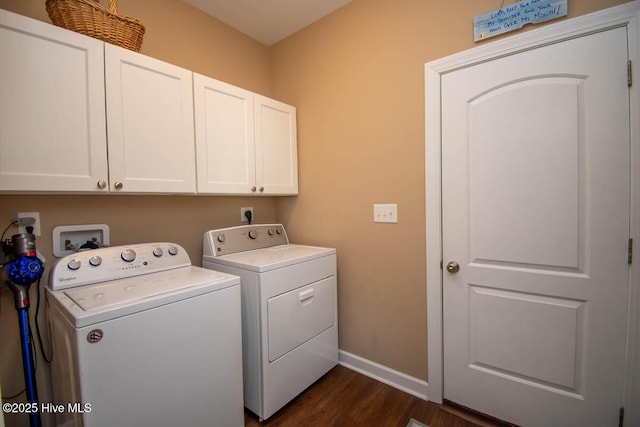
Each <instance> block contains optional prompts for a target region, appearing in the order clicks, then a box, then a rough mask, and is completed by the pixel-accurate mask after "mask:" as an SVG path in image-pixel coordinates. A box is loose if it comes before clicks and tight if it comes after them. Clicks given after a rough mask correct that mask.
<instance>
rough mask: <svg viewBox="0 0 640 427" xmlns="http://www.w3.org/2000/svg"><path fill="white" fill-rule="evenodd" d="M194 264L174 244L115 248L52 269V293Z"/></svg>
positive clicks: (71, 259) (66, 260) (69, 259)
mask: <svg viewBox="0 0 640 427" xmlns="http://www.w3.org/2000/svg"><path fill="white" fill-rule="evenodd" d="M190 265H191V260H190V258H189V254H187V251H185V250H184V248H183V247H181V246H180V245H177V244H175V243H168V242H158V243H142V244H136V245H127V246H112V247H108V248H99V249H93V250H89V251H84V252H78V253H75V254H71V255H67V256H65V257H63V258H61V259H60V260H59V261H58V263H57V264H56V265H55V266H54V267H53V268H52V270H51V273H50V277H49V287H50V288H51V289H52V290H60V289H66V288H73V287H76V286H83V285H90V284H94V283H100V282H105V281H108V280H116V279H122V278H125V277H132V276H140V275H143V274H149V273H155V272H158V271H164V270H170V269H172V268H179V267H187V266H190Z"/></svg>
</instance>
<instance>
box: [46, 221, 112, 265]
mask: <svg viewBox="0 0 640 427" xmlns="http://www.w3.org/2000/svg"><path fill="white" fill-rule="evenodd" d="M83 246H84V247H83ZM103 246H109V226H108V225H107V224H85V225H59V226H57V227H55V228H54V229H53V254H54V255H55V256H57V257H58V258H61V257H63V256H66V255H69V254H72V253H74V252H78V251H82V250H86V249H90V248H91V247H93V248H95V247H103Z"/></svg>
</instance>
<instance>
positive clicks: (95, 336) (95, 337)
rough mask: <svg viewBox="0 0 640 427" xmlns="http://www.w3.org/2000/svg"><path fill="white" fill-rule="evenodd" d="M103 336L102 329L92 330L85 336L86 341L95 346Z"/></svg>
mask: <svg viewBox="0 0 640 427" xmlns="http://www.w3.org/2000/svg"><path fill="white" fill-rule="evenodd" d="M103 335H104V334H103V332H102V329H94V330H92V331H90V332H89V333H88V334H87V341H89V342H90V343H91V344H95V343H97V342H98V341H100V340H101V339H102V336H103Z"/></svg>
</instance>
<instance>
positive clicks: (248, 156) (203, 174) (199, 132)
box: [193, 73, 256, 194]
mask: <svg viewBox="0 0 640 427" xmlns="http://www.w3.org/2000/svg"><path fill="white" fill-rule="evenodd" d="M193 87H194V95H193V98H194V105H195V123H196V159H197V171H198V173H197V176H198V193H210V194H214V193H224V194H244V193H251V188H254V187H255V185H256V184H255V181H256V172H255V165H256V160H255V145H254V137H253V131H254V127H253V93H252V92H249V91H248V90H244V89H241V88H239V87H236V86H232V85H229V84H226V83H223V82H221V81H218V80H215V79H212V78H210V77H206V76H203V75H200V74H197V73H194V74H193Z"/></svg>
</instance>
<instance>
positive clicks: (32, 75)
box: [0, 11, 108, 192]
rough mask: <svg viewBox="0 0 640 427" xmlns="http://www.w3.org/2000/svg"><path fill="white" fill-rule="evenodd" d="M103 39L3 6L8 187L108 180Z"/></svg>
mask: <svg viewBox="0 0 640 427" xmlns="http://www.w3.org/2000/svg"><path fill="white" fill-rule="evenodd" d="M103 46H104V43H102V42H101V41H99V40H95V39H92V38H89V37H85V36H82V35H79V34H76V33H73V32H71V31H67V30H64V29H61V28H58V27H55V26H53V25H49V24H45V23H43V22H40V21H36V20H33V19H30V18H25V17H23V16H21V15H17V14H13V13H10V12H7V11H0V58H2V59H1V60H0V191H74V192H75V191H83V192H84V191H96V190H100V189H99V186H98V183H99V182H105V183H106V182H107V180H108V173H107V144H106V132H105V105H104V78H103V76H104V71H103V70H104V55H103ZM100 191H107V190H106V188H105V189H103V190H100Z"/></svg>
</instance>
